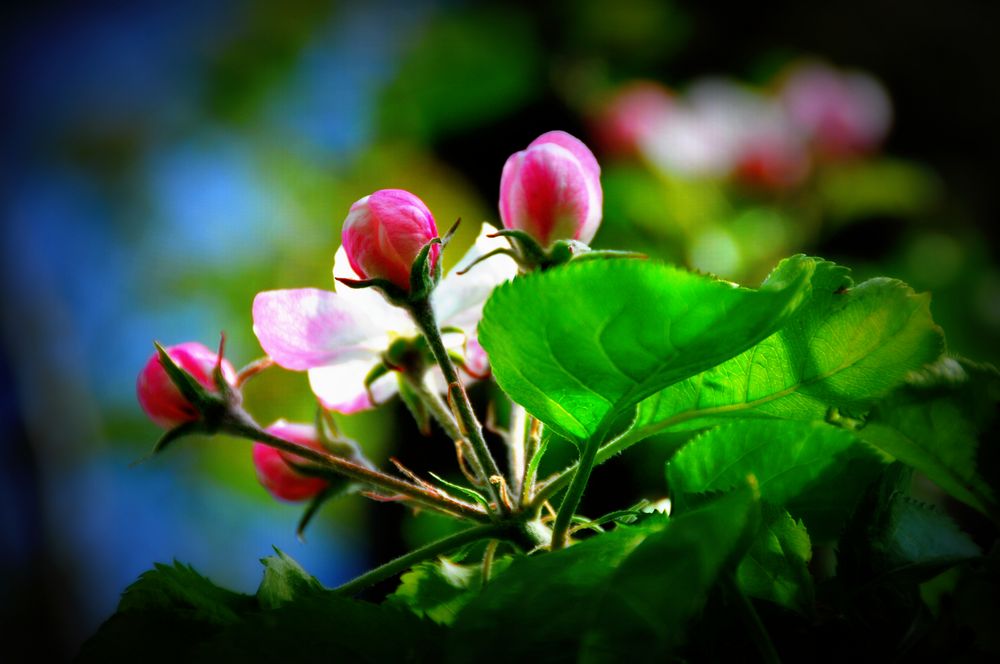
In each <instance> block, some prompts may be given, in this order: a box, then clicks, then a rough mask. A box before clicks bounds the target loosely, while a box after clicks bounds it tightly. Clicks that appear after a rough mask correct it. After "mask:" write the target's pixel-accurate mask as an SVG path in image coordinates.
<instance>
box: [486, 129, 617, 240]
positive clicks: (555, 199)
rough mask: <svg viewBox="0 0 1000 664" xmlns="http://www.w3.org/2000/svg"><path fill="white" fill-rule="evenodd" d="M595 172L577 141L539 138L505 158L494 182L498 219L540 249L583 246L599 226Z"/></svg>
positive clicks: (562, 136)
mask: <svg viewBox="0 0 1000 664" xmlns="http://www.w3.org/2000/svg"><path fill="white" fill-rule="evenodd" d="M602 205H603V192H602V191H601V167H600V166H599V165H598V163H597V159H595V158H594V155H593V153H592V152H591V151H590V150H589V149H588V148H587V146H586V145H584V144H583V143H582V142H581V141H580V140H579V139H577V138H574V137H573V136H570V135H569V134H567V133H566V132H564V131H550V132H548V133H545V134H542V135H541V136H539V137H538V138H536V139H535V140H534V141H532V142H531V144H530V145H528V149H527V150H522V151H521V152H517V153H515V154H513V155H511V156H510V158H509V159H508V160H507V163H506V164H504V167H503V174H502V175H501V176H500V218H501V219H502V220H503V225H504V226H505V227H507V228H511V229H517V230H522V231H524V232H526V233H528V234H529V235H531V236H532V237H533V238H535V239H536V240H538V242H539V243H540V244H541V245H543V246H549V245H550V244H552V243H553V242H555V241H556V240H570V239H572V240H580V241H581V242H585V243H589V242H590V241H591V239H593V237H594V234H595V233H596V232H597V227H598V226H599V225H600V223H601V209H602Z"/></svg>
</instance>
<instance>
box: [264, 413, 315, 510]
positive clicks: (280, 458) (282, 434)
mask: <svg viewBox="0 0 1000 664" xmlns="http://www.w3.org/2000/svg"><path fill="white" fill-rule="evenodd" d="M266 430H267V432H268V433H270V434H272V435H274V436H277V437H278V438H283V439H285V440H287V441H289V442H292V443H297V444H299V445H302V446H303V447H308V448H310V449H314V450H317V451H319V452H326V451H327V450H326V449H325V448H324V447H323V443H322V442H321V441H320V439H319V435H318V434H317V433H316V427H314V426H312V425H310V424H292V423H291V422H286V421H284V420H278V421H277V422H275V423H274V424H272V425H271V426H269V427H267V429H266ZM289 462H291V463H289ZM292 463H295V464H307V463H309V462H308V461H307V460H306V459H303V458H302V457H300V456H298V455H295V454H290V453H288V452H283V451H281V450H277V449H275V448H273V447H270V446H268V445H265V444H264V443H254V444H253V465H254V467H255V468H256V469H257V479H259V480H260V483H261V484H262V485H263V486H264V488H265V489H267V490H268V491H269V492H270V493H271V495H272V496H274V497H275V498H280V499H282V500H289V501H297V500H306V499H307V498H312V497H313V496H315V495H316V494H318V493H319V492H320V491H322V490H323V489H325V488H326V487H327V486H328V482H327V481H326V480H324V479H323V478H320V477H311V476H309V475H303V474H302V473H300V472H298V471H296V470H295V468H293V467H292V465H291V464H292Z"/></svg>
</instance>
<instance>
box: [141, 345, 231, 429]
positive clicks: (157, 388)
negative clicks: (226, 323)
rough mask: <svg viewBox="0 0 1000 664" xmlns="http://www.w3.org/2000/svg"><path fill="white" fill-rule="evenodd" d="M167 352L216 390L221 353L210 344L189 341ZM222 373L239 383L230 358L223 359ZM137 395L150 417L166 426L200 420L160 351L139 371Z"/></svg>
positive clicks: (170, 426)
mask: <svg viewBox="0 0 1000 664" xmlns="http://www.w3.org/2000/svg"><path fill="white" fill-rule="evenodd" d="M166 351H167V354H168V355H169V356H170V357H171V358H173V360H174V362H176V363H177V365H178V366H179V367H180V368H181V369H183V370H184V371H186V372H188V373H189V374H191V376H193V377H194V379H195V380H197V381H198V382H199V383H201V384H202V385H204V386H205V389H207V390H209V391H211V392H215V391H216V389H215V379H214V378H213V377H212V373H213V372H214V371H215V365H216V363H217V362H218V358H219V356H218V353H216V352H215V351H214V350H210V349H209V348H207V347H206V346H204V345H202V344H200V343H198V342H196V341H189V342H187V343H183V344H177V345H176V346H170V347H169V348H167V349H166ZM222 375H223V377H225V379H226V382H228V383H229V384H230V385H235V383H236V371H234V370H233V365H231V364H230V363H229V362H228V361H227V360H225V359H223V360H222ZM136 395H137V396H138V397H139V405H140V406H142V409H143V410H144V411H146V414H147V415H149V418H150V419H151V420H153V422H155V423H156V424H158V425H159V426H161V427H163V428H164V429H172V428H174V427H176V426H177V425H179V424H184V423H185V422H193V421H195V420H197V419H198V417H199V415H198V411H197V409H195V407H194V405H193V404H192V403H191V402H189V401H188V400H187V399H186V398H184V395H183V394H181V391H180V390H179V389H177V386H176V385H174V384H173V382H172V381H171V380H170V376H168V375H167V371H166V369H164V368H163V364H162V363H161V362H160V356H159V354H158V353H153V355H152V357H150V358H149V361H148V362H146V366H145V367H143V369H142V371H141V372H140V373H139V379H138V381H136Z"/></svg>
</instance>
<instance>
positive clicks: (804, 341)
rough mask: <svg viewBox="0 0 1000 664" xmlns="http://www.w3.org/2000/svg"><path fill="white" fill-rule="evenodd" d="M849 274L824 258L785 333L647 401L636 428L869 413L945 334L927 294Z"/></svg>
mask: <svg viewBox="0 0 1000 664" xmlns="http://www.w3.org/2000/svg"><path fill="white" fill-rule="evenodd" d="M848 274H849V273H848V271H847V270H846V269H845V268H842V267H839V266H837V265H834V264H833V263H828V262H823V263H820V264H819V265H817V268H816V272H815V275H814V277H813V283H812V297H811V298H810V301H809V302H808V303H807V304H806V305H805V306H803V307H802V308H801V309H800V310H799V312H798V313H797V314H796V315H795V317H794V318H793V319H792V320H791V321H789V322H788V324H787V325H785V326H784V327H783V328H782V329H781V331H779V332H778V333H777V334H775V335H774V336H771V337H769V338H767V339H765V340H764V341H762V342H761V343H759V344H757V345H756V346H754V347H753V348H750V349H749V350H747V351H746V352H744V353H742V354H741V355H738V356H736V357H734V358H733V359H731V360H729V361H728V362H725V363H723V364H720V365H719V366H717V367H714V368H712V369H709V370H708V371H705V372H703V373H701V374H699V375H697V376H694V377H692V378H690V379H688V380H686V381H684V382H682V383H678V384H676V385H673V386H671V387H669V388H667V389H665V390H663V391H662V392H660V393H658V394H656V395H654V396H652V397H650V398H648V399H646V400H645V401H644V402H643V403H642V404H640V406H639V412H638V416H637V418H636V421H635V423H634V425H633V428H634V435H635V436H636V437H640V436H642V437H644V436H648V435H651V434H653V433H656V432H657V431H661V430H664V429H667V428H704V427H706V426H709V425H711V424H713V423H717V422H719V421H721V420H724V419H726V418H734V417H737V418H745V417H757V418H781V419H794V420H821V419H824V418H825V417H827V415H828V413H831V412H841V413H847V414H849V415H850V416H851V417H862V416H863V415H864V414H865V413H866V412H867V410H868V409H870V408H871V407H872V405H873V404H874V403H875V402H876V401H877V400H879V399H880V398H882V397H884V396H885V395H887V394H888V393H889V392H891V391H892V390H893V389H895V388H896V387H898V386H899V385H902V384H903V382H904V380H905V378H906V376H907V375H908V374H909V373H910V372H912V371H916V370H918V369H920V368H921V367H923V366H924V365H926V364H927V363H929V362H933V361H934V360H936V359H937V358H938V357H939V356H940V355H941V352H942V350H943V343H944V341H943V337H942V335H941V331H940V329H939V328H938V327H937V326H936V325H935V324H934V321H933V320H932V319H931V314H930V307H929V304H930V298H929V297H928V296H927V295H926V294H925V295H917V294H915V293H914V292H913V291H912V290H911V289H910V288H909V287H908V286H907V285H906V284H904V283H902V282H899V281H894V280H891V279H881V278H879V279H872V280H869V281H866V282H864V283H862V284H861V285H859V286H856V287H851V280H850V278H849V276H848Z"/></svg>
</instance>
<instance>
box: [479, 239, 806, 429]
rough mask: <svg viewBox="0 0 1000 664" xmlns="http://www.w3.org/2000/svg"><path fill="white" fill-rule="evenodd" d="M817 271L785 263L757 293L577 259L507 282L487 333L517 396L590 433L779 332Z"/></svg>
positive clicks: (503, 382)
mask: <svg viewBox="0 0 1000 664" xmlns="http://www.w3.org/2000/svg"><path fill="white" fill-rule="evenodd" d="M814 267H815V261H814V260H813V259H810V258H806V257H802V256H797V257H793V258H790V259H787V260H785V261H783V262H782V263H781V264H780V265H779V266H778V268H777V269H776V270H775V271H774V272H773V273H772V275H771V276H770V277H769V278H768V280H767V281H766V282H765V283H764V285H763V286H762V287H761V288H760V289H759V290H751V289H746V288H736V287H734V286H733V285H732V284H729V283H727V282H723V281H718V280H715V279H712V278H709V277H705V276H701V275H696V274H692V273H690V272H686V271H683V270H680V269H678V268H675V267H671V266H668V265H663V264H659V263H654V262H647V261H634V260H616V261H590V262H582V263H576V264H569V265H567V266H564V267H561V268H557V269H553V270H549V271H547V272H544V273H540V274H539V273H536V274H531V275H528V276H525V277H519V278H518V279H515V280H514V281H513V282H510V283H508V284H506V285H504V286H501V287H500V288H498V289H497V290H496V291H495V292H494V293H493V296H492V297H491V298H490V300H489V301H488V302H487V304H486V308H485V311H484V315H483V320H482V322H481V323H480V325H479V337H480V341H481V342H482V344H483V347H484V348H485V349H486V351H487V352H488V353H489V356H490V363H491V365H492V367H493V371H494V375H495V376H496V379H497V381H498V382H499V383H500V386H501V387H502V388H503V389H504V390H505V391H506V392H507V393H508V394H509V395H510V396H511V398H512V399H514V401H516V402H518V403H520V404H522V405H523V406H524V407H525V408H526V409H527V410H528V412H530V413H531V414H533V415H534V416H535V417H537V418H538V419H540V420H541V421H542V422H544V423H545V424H546V425H547V426H549V427H551V428H553V429H554V430H555V431H557V432H558V433H559V434H560V435H563V436H565V437H567V438H570V439H573V440H577V441H579V440H585V439H587V438H589V437H591V436H593V435H594V434H595V432H597V431H598V430H599V429H601V428H602V427H607V426H610V422H611V421H612V420H613V419H614V418H615V417H617V416H618V415H620V414H622V413H623V412H625V411H626V410H627V409H629V408H631V407H632V406H634V405H635V404H636V403H638V402H639V401H640V400H642V399H643V398H645V397H647V396H649V395H651V394H653V393H655V392H657V391H659V390H662V389H663V388H664V387H667V386H669V385H671V384H673V383H676V382H677V381H680V380H684V379H685V378H689V377H690V376H692V375H695V374H697V373H699V372H701V371H704V370H705V369H708V368H710V367H713V366H715V365H717V364H719V363H720V362H724V361H725V360H727V359H729V358H731V357H733V356H734V355H736V354H738V353H740V352H742V351H744V350H745V349H747V348H749V347H750V346H752V345H754V344H755V343H757V342H759V341H761V340H762V339H764V338H766V337H768V336H769V335H771V334H772V333H773V332H774V331H775V330H777V329H778V328H779V327H780V326H781V324H782V323H783V322H784V321H785V320H786V319H787V318H788V316H789V315H790V314H792V313H794V312H795V310H796V309H797V308H798V307H799V306H800V305H801V304H802V302H803V301H805V300H806V299H807V297H808V294H809V290H810V278H811V276H812V273H813V270H814Z"/></svg>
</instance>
